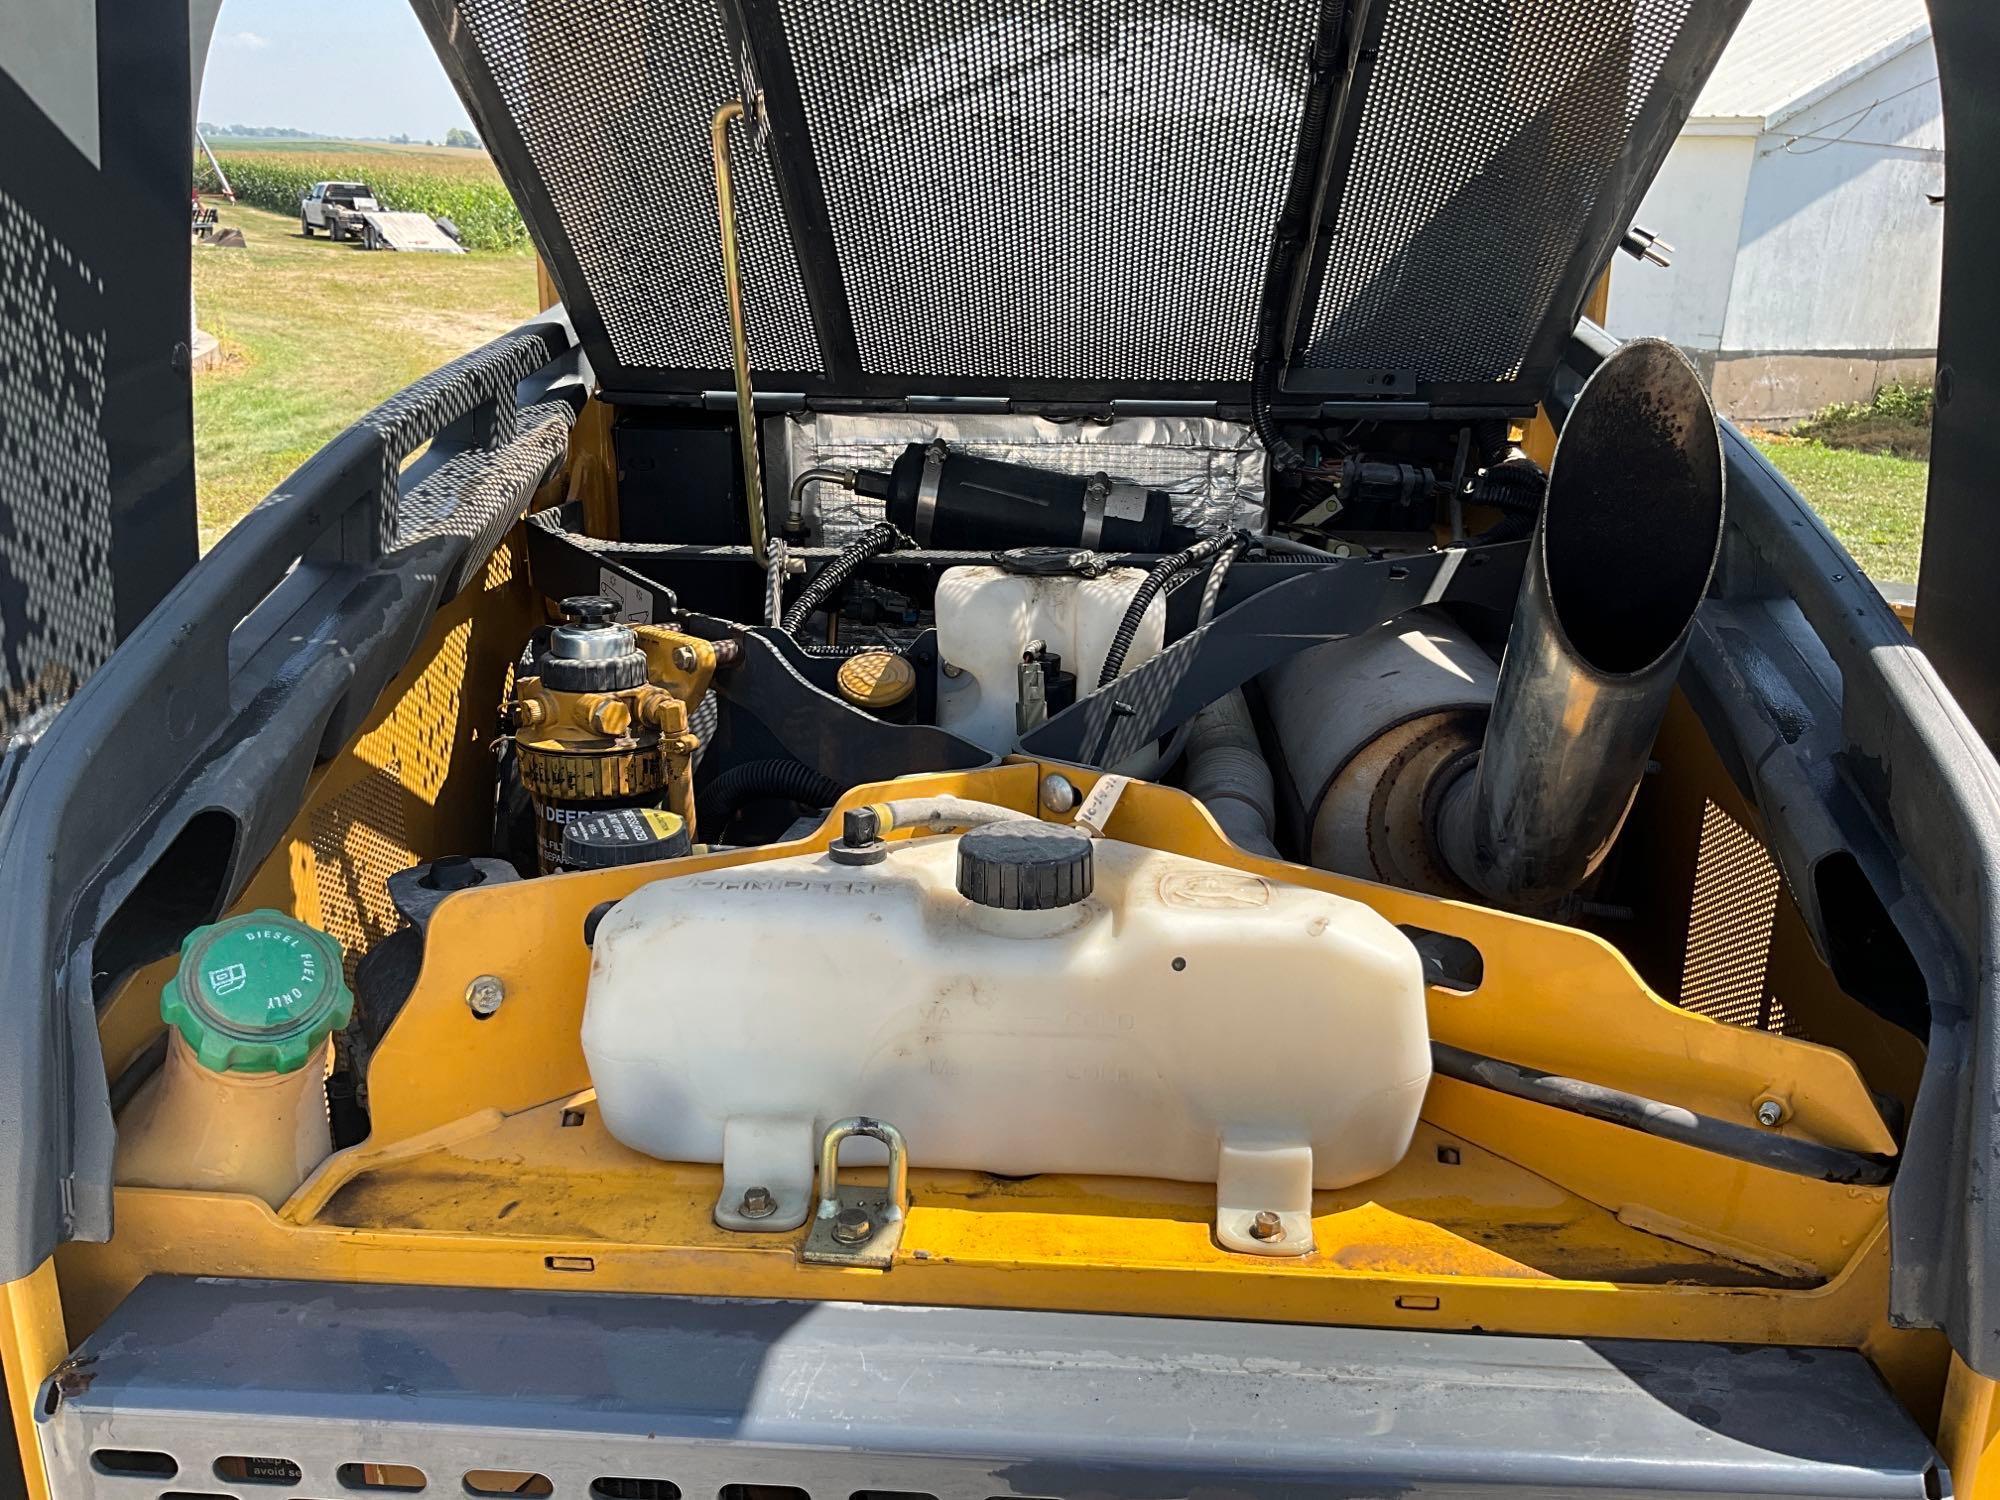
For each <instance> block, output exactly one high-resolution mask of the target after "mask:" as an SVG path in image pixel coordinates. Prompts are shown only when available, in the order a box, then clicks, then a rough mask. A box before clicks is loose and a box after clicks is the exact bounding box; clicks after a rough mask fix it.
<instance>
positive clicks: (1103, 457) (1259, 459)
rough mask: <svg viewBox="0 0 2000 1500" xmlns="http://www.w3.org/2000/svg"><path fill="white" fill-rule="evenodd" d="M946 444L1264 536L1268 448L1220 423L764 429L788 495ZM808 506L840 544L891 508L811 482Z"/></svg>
mask: <svg viewBox="0 0 2000 1500" xmlns="http://www.w3.org/2000/svg"><path fill="white" fill-rule="evenodd" d="M938 438H942V439H943V440H944V441H945V442H946V443H948V444H950V445H951V447H952V448H953V449H955V450H957V451H959V452H963V453H970V454H974V455H976V456H977V457H980V458H994V459H1003V460H1005V461H1007V462H1009V463H1017V464H1028V465H1031V466H1033V467H1035V468H1041V469H1054V470H1058V471H1060V472H1062V473H1065V474H1100V473H1101V474H1104V475H1106V476H1108V477H1109V478H1111V479H1114V480H1127V481H1129V482H1131V483H1133V484H1137V485H1141V486H1143V487H1145V488H1146V489H1149V490H1165V491H1166V492H1167V494H1168V496H1169V497H1170V498H1171V499H1172V501H1173V511H1174V520H1175V522H1176V523H1178V524H1179V525H1182V526H1193V527H1199V528H1201V529H1203V530H1213V529H1219V528H1226V527H1234V526H1243V527H1248V528H1249V529H1250V530H1252V531H1261V530H1263V527H1264V450H1263V448H1262V447H1261V446H1260V445H1259V444H1258V442H1257V438H1256V435H1255V434H1254V433H1252V432H1251V430H1250V429H1249V428H1248V427H1247V426H1245V425H1243V424H1241V423H1238V422H1225V421H1222V420H1220V419H1218V418H1214V417H1114V418H1112V419H1110V420H1109V421H1093V420H1074V421H1051V420H1049V419H1048V418H1045V417H1029V416H1009V415H992V416H925V415H922V414H918V413H896V414H889V415H849V414H846V413H829V412H801V413H793V414H790V415H786V416H781V417H773V418H770V419H769V420H767V421H766V423H765V424H764V452H765V454H766V455H767V459H766V462H767V463H768V465H769V475H768V477H767V480H766V483H767V485H768V487H769V489H770V491H771V493H772V495H773V496H774V497H786V496H789V495H790V493H791V486H792V480H793V478H794V477H795V476H797V475H799V474H802V473H804V472H805V471H806V470H807V469H809V468H813V467H816V466H817V467H832V468H841V469H880V470H884V471H886V470H887V469H888V468H889V467H890V466H891V465H892V464H894V463H895V461H896V457H897V455H898V454H900V453H901V452H902V451H903V449H904V448H905V447H907V446H908V445H909V444H911V443H929V442H931V441H932V440H934V439H938ZM773 503H774V507H775V505H776V504H777V503H779V502H778V501H777V500H775V499H774V502H773ZM803 508H804V511H805V515H806V517H807V519H808V521H810V522H813V523H814V528H813V530H814V535H815V536H816V537H820V538H822V539H823V540H824V541H825V542H827V543H830V544H833V545H838V544H839V543H840V542H841V541H843V540H844V539H846V538H847V537H849V536H851V535H852V534H853V533H855V532H857V531H859V530H861V529H862V528H863V527H866V526H870V525H873V524H874V523H875V522H877V521H880V520H881V519H882V518H883V512H882V502H881V501H880V500H873V499H870V498H868V497H867V496H866V495H857V494H854V493H853V492H851V491H849V490H844V489H841V488H840V487H839V486H837V485H832V484H812V485H808V486H807V487H806V492H805V497H804V506H803Z"/></svg>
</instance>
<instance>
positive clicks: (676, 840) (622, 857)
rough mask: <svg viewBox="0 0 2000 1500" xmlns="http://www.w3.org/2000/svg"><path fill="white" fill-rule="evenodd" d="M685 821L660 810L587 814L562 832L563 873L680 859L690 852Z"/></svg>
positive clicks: (618, 809)
mask: <svg viewBox="0 0 2000 1500" xmlns="http://www.w3.org/2000/svg"><path fill="white" fill-rule="evenodd" d="M693 848H694V843H693V841H692V840H691V839H689V837H688V829H687V822H686V820H685V819H683V818H682V817H681V815H680V814H679V813H671V812H668V811H667V810H666V809H665V808H662V807H614V808H609V809H607V810H606V811H604V812H594V813H588V814H586V815H585V816H583V817H581V818H578V819H577V820H576V821H575V822H574V823H571V824H570V825H569V826H568V827H566V828H564V829H563V840H562V863H563V868H564V869H565V870H608V869H611V868H612V867H613V866H615V865H643V864H648V863H650V862H651V861H653V860H656V859H679V858H680V857H681V856H682V855H684V854H687V853H689V852H691V851H692V850H693Z"/></svg>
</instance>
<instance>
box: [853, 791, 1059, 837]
mask: <svg viewBox="0 0 2000 1500" xmlns="http://www.w3.org/2000/svg"><path fill="white" fill-rule="evenodd" d="M875 806H876V810H877V816H878V817H879V818H880V819H881V828H882V832H884V833H888V832H889V831H890V830H891V829H895V828H923V829H927V830H929V831H930V832H932V833H943V832H944V831H945V830H946V829H948V828H983V827H985V826H986V825H987V824H989V823H1033V822H1037V821H1039V820H1038V819H1037V818H1036V817H1035V815H1034V814H1033V813H1025V812H1021V811H1018V810H1017V809H1015V808H1011V807H1001V806H999V805H998V804H997V803H992V802H976V801H973V800H972V799H970V798H967V797H949V796H946V797H898V798H895V799H894V800H892V801H889V802H878V803H876V804H875Z"/></svg>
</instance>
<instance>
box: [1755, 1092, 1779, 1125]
mask: <svg viewBox="0 0 2000 1500" xmlns="http://www.w3.org/2000/svg"><path fill="white" fill-rule="evenodd" d="M1784 1118H1785V1106H1784V1105H1782V1104H1780V1103H1779V1102H1778V1101H1777V1100H1776V1099H1762V1100H1759V1101H1758V1104H1757V1123H1758V1124H1759V1125H1763V1126H1766V1127H1767V1128H1771V1129H1775V1128H1776V1127H1777V1126H1778V1124H1779V1123H1780V1122H1781V1121H1782V1120H1783V1119H1784Z"/></svg>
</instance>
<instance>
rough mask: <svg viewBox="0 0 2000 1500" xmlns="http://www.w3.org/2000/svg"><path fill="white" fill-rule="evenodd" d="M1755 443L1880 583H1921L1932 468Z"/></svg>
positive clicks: (1782, 442)
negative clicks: (1919, 569) (1919, 567)
mask: <svg viewBox="0 0 2000 1500" xmlns="http://www.w3.org/2000/svg"><path fill="white" fill-rule="evenodd" d="M1754 441H1755V442H1756V444H1757V446H1758V447H1759V448H1761V449H1763V450H1764V456H1765V457H1767V458H1768V459H1770V460H1771V462H1772V463H1773V464H1774V465H1776V466H1777V469H1778V471H1779V472H1780V473H1781V474H1783V475H1784V476H1785V478H1787V479H1789V480H1790V481H1791V482H1792V487H1793V488H1794V489H1796V490H1797V491H1798V492H1799V493H1800V494H1801V495H1804V496H1805V497H1806V499H1808V500H1810V501H1811V502H1812V505H1813V508H1814V509H1815V510H1817V511H1818V512H1819V513H1820V515H1821V516H1822V517H1823V518H1824V519H1825V521H1826V524H1827V525H1828V526H1829V527H1830V528H1832V531H1833V534H1834V535H1835V536H1837V537H1839V538H1840V540H1841V543H1842V545H1843V546H1845V547H1846V548H1847V550H1848V551H1849V552H1851V553H1853V554H1854V560H1855V561H1856V562H1857V563H1859V564H1861V569H1862V571H1863V572H1865V573H1866V574H1867V575H1868V576H1869V577H1870V578H1872V579H1875V580H1876V581H1877V582H1879V583H1914V582H1915V581H1916V577H1917V559H1918V556H1919V553H1920V551H1921V549H1922V544H1923V536H1924V491H1925V486H1926V485H1927V484H1928V483H1929V481H1930V464H1929V463H1928V462H1926V461H1925V460H1923V459H1919V458H1897V457H1894V456H1893V455H1890V454H1886V453H1857V452H1855V451H1853V450H1852V449H1847V448H1829V447H1827V446H1826V444H1824V443H1822V442H1819V441H1817V440H1816V439H1811V438H1794V437H1784V436H1780V435H1776V434H1771V433H1758V434H1756V435H1755V437H1754Z"/></svg>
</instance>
